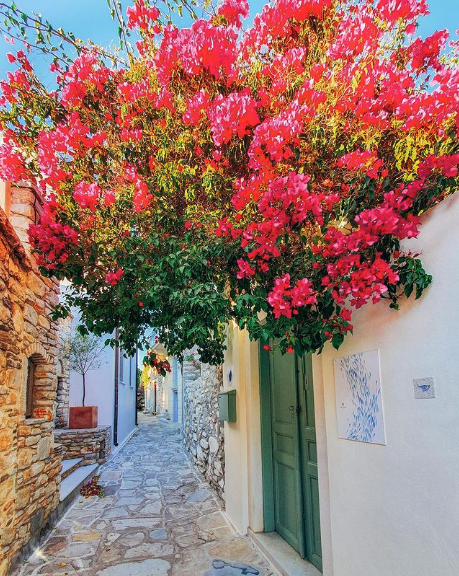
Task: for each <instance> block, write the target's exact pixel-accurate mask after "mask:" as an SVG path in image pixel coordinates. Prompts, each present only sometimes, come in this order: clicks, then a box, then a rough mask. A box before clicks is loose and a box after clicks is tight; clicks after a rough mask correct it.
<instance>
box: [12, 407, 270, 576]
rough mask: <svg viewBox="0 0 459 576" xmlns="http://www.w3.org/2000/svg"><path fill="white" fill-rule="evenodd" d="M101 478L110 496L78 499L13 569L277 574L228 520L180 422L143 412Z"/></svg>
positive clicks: (60, 575) (19, 575)
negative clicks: (191, 456)
mask: <svg viewBox="0 0 459 576" xmlns="http://www.w3.org/2000/svg"><path fill="white" fill-rule="evenodd" d="M100 483H101V484H103V486H104V488H105V497H104V498H97V497H95V496H94V497H91V498H88V499H84V498H79V499H78V500H77V501H76V502H75V504H74V505H73V506H72V507H71V508H70V509H69V510H68V511H67V513H66V514H65V516H64V517H63V518H62V519H61V521H60V522H59V523H58V524H57V526H56V527H55V529H54V530H53V531H52V533H51V535H50V536H49V538H48V539H47V540H46V541H45V542H44V543H43V545H42V547H41V549H40V550H38V551H37V552H36V553H35V554H33V555H32V556H31V557H30V558H29V559H28V561H27V562H26V563H25V564H24V565H23V566H22V567H20V568H19V569H18V570H17V571H16V572H15V573H14V576H45V575H50V576H73V575H79V576H244V575H247V576H250V575H252V576H274V574H275V572H274V570H273V569H272V568H270V567H269V565H268V564H267V562H266V560H265V559H264V557H263V556H261V554H260V553H259V552H258V551H257V549H256V548H255V547H254V546H253V544H252V542H251V541H250V540H249V539H248V538H245V537H241V536H239V535H238V534H236V533H235V532H234V530H233V529H232V528H231V527H230V526H229V524H228V522H227V520H226V518H225V516H224V515H223V514H222V511H221V504H220V501H219V500H218V498H217V497H216V496H215V495H214V493H213V491H212V490H211V489H210V488H209V486H208V485H207V484H206V482H205V481H204V480H203V479H202V477H201V476H200V475H199V473H197V471H196V470H195V468H194V467H193V466H192V464H190V461H189V459H188V457H187V454H186V452H185V450H184V448H183V445H182V441H181V436H180V428H179V426H177V425H176V424H172V423H171V422H168V421H164V420H162V419H159V418H153V417H145V416H141V417H140V418H139V430H138V433H136V434H135V435H134V436H133V437H132V438H131V440H130V441H129V442H128V443H127V444H126V445H125V446H124V447H123V448H122V449H121V450H120V451H119V452H118V453H117V454H116V455H115V456H114V457H113V458H112V459H111V460H110V461H109V462H107V463H106V464H105V465H104V466H103V467H102V469H101V479H100Z"/></svg>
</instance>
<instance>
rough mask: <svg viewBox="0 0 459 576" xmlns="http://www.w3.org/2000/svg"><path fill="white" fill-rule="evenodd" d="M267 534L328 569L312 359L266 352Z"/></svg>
mask: <svg viewBox="0 0 459 576" xmlns="http://www.w3.org/2000/svg"><path fill="white" fill-rule="evenodd" d="M260 367H261V372H260V376H261V393H262V398H261V401H262V444H263V485H264V507H265V530H266V531H271V530H275V531H277V532H278V533H279V534H280V535H281V536H282V538H284V540H286V541H287V542H288V543H289V544H290V545H291V546H292V547H293V548H294V549H295V550H296V551H297V552H298V553H299V554H300V555H301V556H302V557H303V558H307V559H308V560H309V561H310V562H311V563H312V564H314V566H316V567H317V568H318V569H319V570H322V551H321V541H320V509H319V486H318V474H317V447H316V430H315V415H314V393H313V387H312V358H311V356H307V357H305V358H298V357H296V356H293V355H291V354H286V355H284V356H282V355H281V354H279V353H275V354H272V353H271V354H269V355H268V354H266V353H264V351H262V352H261V354H260Z"/></svg>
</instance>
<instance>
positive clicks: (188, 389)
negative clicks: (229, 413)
mask: <svg viewBox="0 0 459 576" xmlns="http://www.w3.org/2000/svg"><path fill="white" fill-rule="evenodd" d="M222 386H223V371H222V369H221V367H215V366H209V365H207V364H200V362H199V360H198V358H197V357H196V358H195V359H194V360H192V361H190V360H185V361H184V363H183V403H184V422H183V434H184V440H185V445H186V447H187V448H188V450H189V452H190V453H191V455H192V457H193V459H194V461H195V463H196V465H197V467H198V469H199V471H200V472H201V473H202V474H203V475H204V476H205V478H206V480H207V481H208V482H209V484H210V485H211V486H212V487H213V488H214V489H215V490H216V492H217V494H218V495H219V496H220V497H221V498H223V497H224V489H225V448H224V434H223V432H224V428H223V422H220V420H219V419H218V393H219V392H220V391H221V389H222Z"/></svg>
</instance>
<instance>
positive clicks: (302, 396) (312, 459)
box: [298, 355, 322, 570]
mask: <svg viewBox="0 0 459 576" xmlns="http://www.w3.org/2000/svg"><path fill="white" fill-rule="evenodd" d="M299 367H300V370H299V378H298V380H299V382H298V385H299V386H298V387H299V401H300V406H301V418H300V438H301V459H302V472H303V482H302V484H303V498H304V520H305V534H306V556H307V558H308V560H309V561H310V562H311V563H312V564H314V566H316V568H318V569H319V570H322V545H321V539H320V507H319V480H318V478H319V476H318V470H317V444H316V428H315V426H316V422H315V412H314V390H313V384H312V357H311V356H310V355H308V356H305V357H303V358H300V359H299Z"/></svg>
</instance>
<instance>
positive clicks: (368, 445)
mask: <svg viewBox="0 0 459 576" xmlns="http://www.w3.org/2000/svg"><path fill="white" fill-rule="evenodd" d="M458 220H459V196H458V195H455V196H452V197H451V198H449V199H448V200H446V201H444V202H443V203H442V204H441V205H439V206H437V207H436V208H435V209H434V210H432V211H431V212H429V213H428V214H427V215H426V216H425V217H424V225H423V226H422V228H421V234H420V236H419V237H418V239H416V240H412V241H410V242H409V243H408V244H407V247H409V249H410V250H411V251H414V252H420V253H421V254H422V260H423V263H424V266H425V268H426V270H427V271H428V272H429V273H431V274H432V275H433V278H434V280H433V283H432V285H431V287H429V289H428V290H426V292H425V294H424V295H423V296H422V298H421V299H420V300H418V301H416V300H414V298H413V299H409V300H405V301H404V302H402V303H401V309H400V310H399V311H394V310H391V309H389V307H388V306H387V305H386V304H385V303H384V302H381V303H379V304H377V305H375V306H371V305H370V306H367V307H366V308H365V309H362V310H360V311H359V312H357V313H356V314H355V317H354V334H353V335H349V336H348V337H347V338H346V340H345V343H344V344H343V346H342V347H341V348H340V350H339V351H336V350H334V349H333V348H332V347H331V345H328V346H327V347H326V348H325V350H324V351H323V353H322V354H320V355H315V356H314V357H313V358H312V362H311V363H310V365H309V367H306V365H305V366H304V367H303V368H301V367H300V368H298V367H299V366H300V361H297V368H298V370H299V372H298V374H300V376H298V379H299V380H301V382H300V385H299V387H298V388H297V391H296V394H297V396H296V397H295V401H291V397H290V396H289V388H288V382H287V380H288V374H289V367H288V365H287V364H285V366H281V370H278V373H283V374H284V378H285V382H283V383H282V385H283V390H282V391H281V393H279V395H278V396H273V394H274V395H275V394H276V390H275V389H274V388H273V387H272V378H273V374H274V373H275V371H276V370H277V369H276V366H275V363H274V364H273V362H274V361H273V360H271V361H269V360H268V361H266V358H264V353H263V351H261V352H260V348H259V344H258V343H256V342H250V341H249V339H248V336H247V334H246V333H245V332H240V331H239V330H238V329H237V328H236V327H230V330H229V337H228V350H227V354H226V360H225V365H224V387H225V389H236V406H237V419H236V422H234V423H225V466H226V475H225V499H226V510H227V516H228V518H229V520H230V521H231V523H232V524H233V525H234V526H235V527H236V529H237V530H238V531H239V532H241V533H243V534H246V533H249V534H253V535H254V537H255V538H256V539H258V540H259V542H260V544H261V545H262V546H264V547H265V548H266V549H267V551H268V553H269V554H271V555H272V556H273V557H274V559H276V557H281V556H282V554H284V556H283V560H282V561H281V562H280V564H281V565H282V566H283V567H284V568H283V570H284V572H283V573H285V574H288V573H289V572H288V568H286V566H287V565H288V564H289V562H290V561H291V563H292V565H293V564H295V562H298V561H299V557H300V556H303V557H305V561H304V563H302V564H301V570H302V571H301V572H296V573H302V574H305V575H306V574H308V575H309V574H310V575H314V574H319V573H320V572H319V570H320V571H321V572H323V574H324V575H325V576H432V575H440V574H441V575H442V576H457V574H459V547H458V546H457V535H458V534H459V448H458V447H459V417H458V414H459V383H458V374H459V354H458V338H457V331H458V325H459V304H458V303H457V301H456V298H457V286H458V284H459V252H458V249H457V247H458V246H459V227H458V226H457V222H458ZM369 351H377V354H378V356H379V369H380V376H379V375H378V378H379V382H380V390H381V394H380V396H379V398H378V403H379V404H378V418H379V422H380V423H382V420H383V421H384V430H383V433H384V437H383V440H382V441H380V443H372V442H364V441H354V440H349V439H346V438H342V437H340V435H342V434H340V433H339V430H338V420H339V419H340V418H341V417H342V414H340V410H342V409H345V408H346V406H344V404H345V402H343V403H342V405H338V406H337V400H336V398H337V396H336V392H337V391H338V392H339V390H337V386H338V383H337V381H335V378H337V376H336V374H337V372H336V371H335V368H334V361H335V360H336V359H340V358H343V357H353V355H360V354H362V353H366V352H369ZM270 362H271V363H270ZM279 362H280V361H279ZM285 362H288V360H285ZM308 362H309V361H308ZM273 366H274V368H273ZM230 373H231V375H232V381H231V382H230V379H229V374H230ZM292 374H293V372H292ZM292 377H293V376H292ZM270 379H271V380H270ZM266 381H271V387H270V385H269V383H268V384H266ZM270 394H271V397H270ZM311 407H312V408H311ZM292 431H293V432H292ZM302 436H306V440H305V441H304V442H302V441H301V438H302ZM297 460H298V461H297ZM295 494H298V498H297V499H295V498H296V496H295ZM289 510H298V515H297V516H296V515H295V514H294V513H288V512H289ZM266 532H269V533H270V534H268V535H267V536H266V535H264V536H263V535H262V536H259V535H260V534H263V533H266ZM267 537H268V539H266V538H267ZM286 542H288V544H286ZM294 549H296V551H295V550H294ZM319 555H320V556H319ZM288 559H289V560H288ZM287 560H288V561H287ZM292 573H293V572H292Z"/></svg>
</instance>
